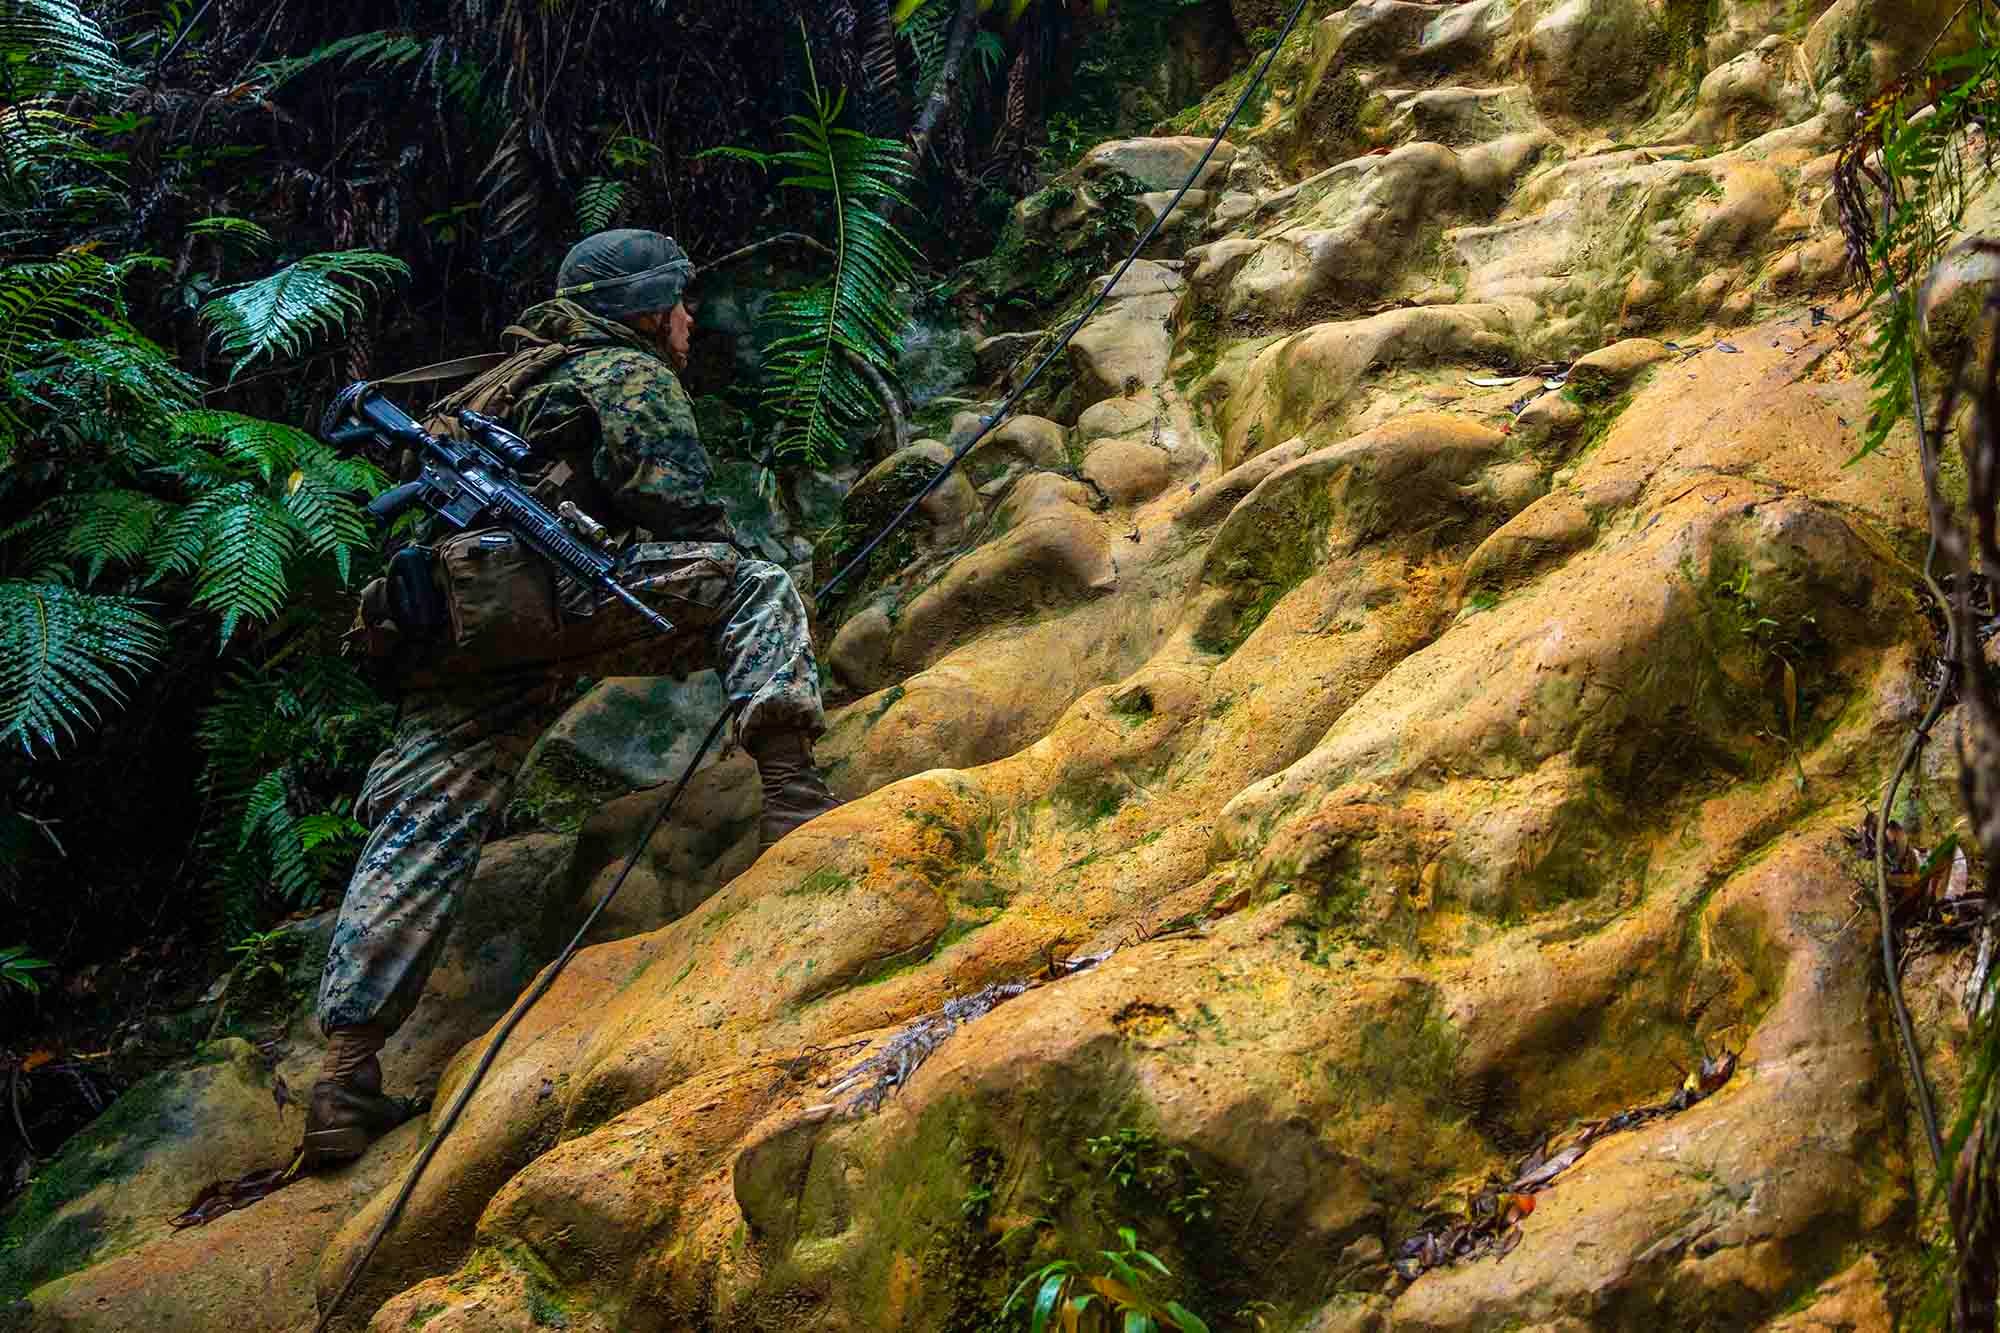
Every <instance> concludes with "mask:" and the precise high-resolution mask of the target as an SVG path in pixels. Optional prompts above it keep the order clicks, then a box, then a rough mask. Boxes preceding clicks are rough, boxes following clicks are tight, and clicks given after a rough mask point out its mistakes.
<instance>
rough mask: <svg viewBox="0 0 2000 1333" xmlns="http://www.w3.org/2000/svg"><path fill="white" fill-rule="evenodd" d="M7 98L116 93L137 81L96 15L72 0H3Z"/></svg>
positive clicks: (0, 21)
mask: <svg viewBox="0 0 2000 1333" xmlns="http://www.w3.org/2000/svg"><path fill="white" fill-rule="evenodd" d="M0 61H3V62H4V63H5V65H6V66H8V67H9V68H8V72H9V83H8V100H9V101H13V100H15V99H16V98H20V97H26V96H37V95H43V94H49V93H118V92H123V91H124V90H126V89H128V88H131V87H133V86H135V85H136V84H137V83H138V82H139V77H138V74H137V72H136V71H134V70H133V69H132V68H131V67H130V66H128V65H126V63H125V62H124V61H123V60H121V59H120V58H119V56H118V48H117V46H116V45H115V44H114V43H113V42H112V40H111V39H110V38H109V37H107V36H106V35H105V33H104V30H103V29H102V28H100V27H99V26H98V25H97V21H96V20H95V19H92V18H90V17H89V16H88V15H86V14H84V12H83V11H82V10H81V9H79V8H78V7H77V6H76V5H74V4H72V3H69V0H6V2H5V3H4V4H0Z"/></svg>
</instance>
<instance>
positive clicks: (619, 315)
mask: <svg viewBox="0 0 2000 1333" xmlns="http://www.w3.org/2000/svg"><path fill="white" fill-rule="evenodd" d="M693 279H694V262H693V261H692V260H690V259H689V258H688V257H687V251H685V250H683V249H681V247H680V246H679V245H678V244H677V243H676V242H675V241H674V238H673V237H671V236H662V235H661V234H660V233H659V232H656V231H640V230H637V229H636V228H631V227H621V228H618V229H617V230H615V231H600V232H598V233H597V234H596V235H594V236H586V237H585V238H584V239H583V240H581V241H578V242H577V243H576V244H575V245H573V246H571V247H570V252H569V253H568V254H567V255H565V256H563V262H562V267H561V268H559V269H557V270H556V296H557V297H558V298H560V299H563V300H569V301H574V302H576V303H577V304H578V305H580V306H582V307H583V308H584V309H586V310H588V311H590V312H591V313H592V314H594V315H602V316H603V317H604V318H606V319H629V318H631V317H632V316H634V315H643V314H646V313H647V312H649V311H654V310H671V309H673V307H674V306H675V305H676V304H678V303H679V301H680V299H681V294H682V293H683V292H685V291H686V290H687V285H688V283H689V282H691V281H693Z"/></svg>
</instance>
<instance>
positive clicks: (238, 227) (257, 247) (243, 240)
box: [188, 214, 277, 254]
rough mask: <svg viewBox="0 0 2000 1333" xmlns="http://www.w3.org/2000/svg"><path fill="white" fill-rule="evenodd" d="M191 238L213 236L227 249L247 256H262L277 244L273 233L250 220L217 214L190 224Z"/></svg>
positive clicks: (189, 232)
mask: <svg viewBox="0 0 2000 1333" xmlns="http://www.w3.org/2000/svg"><path fill="white" fill-rule="evenodd" d="M188 234H189V235H191V236H213V237H215V238H216V239H217V240H219V241H221V242H223V243H224V245H225V246H226V247H234V248H236V249H239V250H242V251H243V252H244V253H246V254H262V253H263V252H264V251H266V250H268V249H270V248H271V247H272V246H273V245H275V244H277V242H276V240H275V239H274V238H273V237H272V235H271V233H270V232H268V231H266V230H264V228H262V227H260V226H258V225H257V224H256V223H254V222H252V221H251V220H250V219H249V218H238V217H230V216H228V215H226V214H217V215H216V216H214V217H206V218H201V219H199V220H197V221H194V222H190V223H189V224H188Z"/></svg>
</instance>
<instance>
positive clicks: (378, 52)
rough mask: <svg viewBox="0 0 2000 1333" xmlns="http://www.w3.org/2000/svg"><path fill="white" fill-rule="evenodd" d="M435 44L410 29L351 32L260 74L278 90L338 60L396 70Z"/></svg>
mask: <svg viewBox="0 0 2000 1333" xmlns="http://www.w3.org/2000/svg"><path fill="white" fill-rule="evenodd" d="M431 48H432V43H431V42H429V41H426V40H424V39H423V38H420V37H416V36H413V35H411V34H410V33H407V32H396V31H393V30H386V29H385V30H380V31H375V32H357V33H351V34H349V35H348V36H346V37H341V38H337V39H336V40H334V41H331V42H328V43H327V44H326V45H325V46H322V47H319V48H318V49H316V50H313V51H308V52H307V53H306V54H304V55H302V56H293V57H291V58H290V59H287V60H274V61H271V62H269V63H267V64H265V65H264V66H263V67H262V69H261V71H260V72H261V73H262V75H263V77H264V78H265V79H267V80H269V84H268V86H269V88H270V89H271V90H272V91H274V92H275V91H276V90H277V89H278V88H280V87H282V86H283V85H284V84H286V83H289V82H290V81H291V80H293V79H295V78H297V77H298V76H299V75H301V74H303V73H305V72H306V71H307V70H309V69H313V68H315V67H317V66H319V65H326V64H331V63H334V62H336V61H337V62H339V63H340V66H341V68H343V69H346V70H356V69H361V70H379V69H394V68H398V67H401V66H406V65H413V64H415V63H417V62H418V61H420V60H422V59H423V58H424V57H425V55H426V54H428V53H429V52H430V51H431Z"/></svg>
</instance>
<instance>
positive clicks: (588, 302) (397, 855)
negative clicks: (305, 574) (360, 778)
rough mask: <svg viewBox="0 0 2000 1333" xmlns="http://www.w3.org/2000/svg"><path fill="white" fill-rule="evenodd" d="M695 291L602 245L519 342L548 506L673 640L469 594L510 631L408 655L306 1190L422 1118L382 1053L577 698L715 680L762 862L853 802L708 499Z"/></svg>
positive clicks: (571, 606)
mask: <svg viewBox="0 0 2000 1333" xmlns="http://www.w3.org/2000/svg"><path fill="white" fill-rule="evenodd" d="M693 276H694V269H693V265H692V263H691V262H690V261H689V260H688V257H687V255H686V254H685V252H683V251H682V249H681V247H680V246H679V245H678V244H676V243H675V242H674V241H673V239H672V238H671V237H668V236H664V235H661V234H660V233H658V232H652V231H641V230H633V229H620V230H615V231H607V232H600V233H598V234H597V235H595V236H592V237H589V238H587V239H586V240H584V241H582V242H580V243H579V244H577V245H576V246H575V247H574V248H573V249H571V251H570V252H569V254H568V256H567V257H566V258H565V259H564V260H563V263H562V266H561V268H560V270H559V271H558V273H557V279H556V291H555V293H554V297H553V299H551V300H548V301H545V302H543V303H541V304H539V305H536V306H534V307H533V308H531V309H529V310H528V311H526V312H525V313H524V314H523V315H522V316H521V318H520V320H519V321H518V322H517V324H516V325H515V326H514V327H512V328H509V329H508V330H507V333H506V334H505V335H504V337H503V340H502V345H503V348H504V349H506V350H507V351H509V352H511V353H513V354H514V357H515V359H514V360H512V361H510V362H509V363H508V364H512V365H521V364H530V363H532V364H534V365H536V366H541V365H546V366H547V367H548V368H547V369H546V370H545V371H543V372H542V373H539V374H538V375H536V376H535V377H534V378H533V379H532V381H531V382H529V383H527V384H526V385H525V386H524V387H522V388H520V389H519V391H518V393H517V394H513V395H510V396H511V397H512V401H511V403H510V404H508V409H507V412H506V417H507V420H508V423H509V425H510V426H512V428H513V429H514V430H515V431H517V432H518V433H519V434H520V435H522V436H523V437H524V438H525V439H527V440H528V441H529V442H530V443H531V444H532V445H533V446H534V447H535V452H536V456H537V458H538V459H546V460H547V466H546V469H545V471H544V473H543V481H542V483H541V485H542V487H543V488H544V493H545V494H546V495H547V497H548V499H547V503H548V504H549V507H550V508H555V507H556V506H557V505H558V504H559V503H563V502H569V503H574V504H575V505H576V507H577V509H578V510H581V511H582V512H584V513H586V514H589V515H592V516H594V517H596V518H597V519H598V520H600V521H601V522H603V523H605V524H606V525H607V526H609V527H610V528H612V529H614V530H615V532H616V535H617V538H618V540H619V541H620V549H621V550H622V553H623V554H622V559H621V564H620V569H619V573H618V577H619V579H620V581H621V582H622V583H624V585H625V586H626V587H628V588H630V589H631V590H632V591H634V592H635V593H637V594H638V596H639V597H640V598H641V599H643V600H644V601H646V602H647V603H648V604H649V605H651V606H653V607H654V608H655V609H656V610H658V611H659V612H660V613H661V614H662V615H664V616H665V617H666V618H667V619H668V620H670V621H672V622H673V624H674V626H675V631H676V632H675V634H674V635H673V636H671V637H662V636H660V635H658V634H657V633H655V632H654V631H653V630H652V629H651V628H650V627H648V626H647V625H646V624H645V623H644V621H643V620H642V619H641V618H640V617H639V616H638V615H637V613H635V612H633V611H631V610H629V609H628V608H626V607H624V606H623V605H622V604H621V603H619V602H617V601H615V600H613V599H611V598H609V597H608V596H607V595H603V594H598V593H595V592H593V591H592V590H590V589H586V588H582V587H580V586H576V585H566V584H558V585H557V586H555V588H554V605H552V606H551V607H550V608H549V609H548V613H547V617H546V618H545V619H544V618H537V617H536V616H534V615H531V614H529V612H528V608H527V607H526V606H525V603H526V602H527V601H529V600H531V599H530V598H528V597H527V596H525V595H524V594H522V593H521V592H520V590H519V589H520V587H521V586H522V585H520V584H518V583H511V582H502V583H498V584H494V585H492V586H490V587H486V588H484V589H483V590H482V589H481V588H480V587H478V586H476V585H477V583H478V580H477V579H466V580H463V581H462V582H463V584H465V585H474V586H463V587H462V588H461V590H460V595H461V596H462V597H464V598H465V599H466V601H467V603H468V606H472V605H473V604H476V603H481V602H482V600H483V603H484V605H483V606H481V607H479V608H478V609H483V610H487V611H491V610H493V609H494V607H495V606H497V607H498V609H499V612H500V615H501V618H502V619H503V620H504V619H506V618H507V616H508V613H510V612H513V611H518V612H519V614H518V615H515V616H514V617H513V619H514V621H515V622H517V623H516V624H514V625H513V626H511V628H513V629H514V630H515V631H516V632H514V633H511V634H508V633H503V634H500V635H497V636H488V637H487V638H486V639H484V640H482V641H481V644H480V647H479V648H478V649H477V650H473V651H466V650H460V651H456V652H454V651H451V650H448V649H447V650H438V649H431V650H429V651H425V650H422V649H421V648H415V647H413V646H412V645H409V644H404V645H402V647H401V648H400V649H399V653H400V657H399V663H400V665H399V672H400V677H401V687H402V713H401V717H400V720H399V723H398V725H397V729H396V732H395V736H394V739H393V741H392V743H391V745H390V746H389V748H388V749H387V750H385V751H383V752H382V754H381V755H379V756H378V757H377V758H376V759H375V761H374V763H373V764H372V765H371V766H370V768H369V770H368V774H367V777H366V779H365V780H364V782H363V785H362V790H361V794H360V797H359V799H358V801H357V802H356V816H357V818H359V819H360V820H361V822H362V823H363V824H365V825H366V826H367V827H368V829H369V835H368V839H367V842H366V844H365V845H364V847H363V848H362V851H361V856H360V860H359V862H358V863H357V864H356V866H355V870H354V875H353V878H352V880H351V881H350V882H349V884H348V888H347V892H346V895H345V897H344V898H343V900H342V902H341V906H340V913H339V918H338V921H337V923H336V925H335V926H334V931H333V938H332V942H331V944H330V945H329V947H328V952H327V962H326V970H325V972H324V973H323V974H322V977H321V981H320V989H319V1004H318V1012H319V1022H320V1027H321V1030H322V1031H323V1032H325V1034H326V1037H327V1053H326V1062H325V1065H324V1067H323V1069H322V1070H321V1074H320V1078H319V1080H318V1081H317V1082H316V1083H315V1084H314V1085H313V1090H312V1096H311V1098H310V1100H309V1102H308V1104H307V1113H306V1125H305V1145H304V1165H305V1166H306V1167H308V1168H311V1167H315V1166H319V1165H323V1164H326V1163H330V1162H338V1161H344V1160H348V1159H351V1158H354V1157H358V1156H360V1155H361V1154H362V1153H363V1152H365V1151H366V1149H367V1147H368V1145H369V1144H370V1143H371V1142H372V1141H373V1140H374V1139H376V1138H378V1137H380V1136H381V1135H382V1134H384V1133H386V1132H388V1131H389V1130H390V1129H392V1128H394V1127H395V1126H396V1125H397V1124H400V1123H401V1122H402V1121H404V1120H406V1119H408V1118H409V1117H410V1116H411V1115H412V1114H414V1113H415V1109H416V1107H415V1105H414V1104H413V1103H411V1102H410V1101H408V1100H407V1099H403V1098H395V1097H390V1096H388V1095H386V1094H385V1093H384V1092H383V1089H382V1067H381V1061H380V1059H379V1053H380V1052H381V1050H382V1048H383V1046H384V1045H385V1044H386V1043H387V1041H388V1039H389V1037H390V1035H391V1034H393V1033H394V1032H395V1031H396V1029H397V1028H399V1027H400V1026H402V1024H403V1022H404V1021H405V1020H406V1019H408V1018H409V1016H410V1013H411V1011H412V1010H413V1009H414V1008H415V1007H416V1004H417V1000H418V999H419V997H420V996H421V995H422V993H423V988H424V984H425V981H426V980H427V978H428V977H429V975H430V972H431V969H432V967H433V966H434V965H435V963H436V961H437V958H438V954H439V951H440V949H441V948H442V946H443V944H444V941H445V938H446V935H447V933H448V932H449V930H450V928H451V923H452V918H453V916H454V914H455V913H456V911H457V908H458V903H459V899H460V898H461V896H462V895H463V893H464V891H465V888H466V886H467V885H468V884H469V883H470V882H471V880H472V876H473V873H474V871H475V870H477V868H478V866H479V854H480V847H481V845H482V843H483V842H484V841H485V839H486V836H487V834H488V833H489V832H490V831H491V830H492V828H493V826H494V823H495V820H496V818H497V816H498V815H499V813H500V812H501V811H502V810H503V809H504V808H505V806H506V803H507V797H508V791H509V788H510V786H511V785H512V782H513V779H514V775H515V773H516V771H517V770H518V769H519V767H520V764H521V761H522V759H523V758H524V757H525V755H526V753H527V750H528V748H529V747H530V746H531V745H532V744H533V743H534V741H535V739H536V738H537V737H538V736H539V735H540V734H541V733H542V732H543V731H544V730H545V729H546V728H547V727H548V725H549V724H550V723H551V722H553V721H554V720H555V719H556V717H557V716H558V715H559V714H560V712H561V711H562V707H563V704H564V702H565V700H564V687H565V685H566V683H567V682H568V681H570V680H572V679H574V678H575V677H576V676H578V675H606V674H619V675H633V674H664V673H667V672H675V673H676V674H679V673H683V672H685V671H686V670H687V669H691V668H713V669H714V670H715V671H716V672H717V673H718V674H719V675H720V676H721V678H722V682H723V686H724V689H725V691H726V692H727V694H728V696H729V698H730V700H731V702H732V703H734V704H735V705H737V721H736V727H737V739H738V741H739V742H740V743H741V744H742V745H743V747H744V748H745V749H746V750H747V751H748V752H749V753H750V755H751V756H752V757H753V758H754V759H755V760H756V763H757V768H758V773H759V777H760V779H761V782H762V787H763V797H764V809H763V815H762V818H761V821H760V825H759V837H760V840H761V842H762V844H763V846H764V847H767V848H768V847H769V846H771V845H772V844H773V843H775V842H777V841H778V840H779V839H780V838H782V837H784V836H785V834H787V833H789V832H790V831H792V830H793V829H795V828H797V827H798V826H799V825H801V824H804V823H805V822H807V821H808V820H811V819H813V818H814V817H816V816H818V815H820V814H822V813H824V812H825V811H827V810H829V809H832V808H833V807H834V806H835V805H837V804H838V802H837V801H836V800H835V799H834V798H833V796H832V795H831V793H830V792H829V791H828V790H827V787H826V783H825V781H824V780H823V779H822V777H821V775H820V773H819V770H818V768H817V767H816V765H815V763H814V760H813V754H812V742H813V740H814V739H815V738H816V737H818V736H819V735H820V734H821V733H822V732H823V731H824V730H825V726H826V722H825V715H824V712H823V710H822V708H821V703H820V692H819V671H818V667H817V665H816V664H815V662H814V660H813V652H812V644H811V641H810V634H809V629H808V625H807V613H806V608H805V604H804V602H803V600H802V599H801V598H800V596H799V593H798V590H797V589H796V588H795V587H793V585H792V581H791V578H790V576H789V575H787V574H786V573H785V571H784V570H783V569H781V568H779V567H778V566H776V565H773V564H770V563H768V562H766V561H763V560H759V559H755V558H753V556H752V555H751V554H750V553H749V552H748V551H746V549H745V548H744V547H743V546H742V545H741V543H740V542H739V541H738V539H737V535H736V533H735V532H734V530H733V529H732V528H731V526H730V523H729V520H728V518H727V517H726V515H725V513H724V510H723V507H722V506H721V505H720V504H719V503H717V502H716V501H715V499H714V498H713V497H712V496H711V495H710V494H709V483H710V477H711V470H710V464H709V459H708V455H707V453H706V452H705V451H704V450H703V448H702V446H701V441H700V438H699V436H698V433H697V431H696V428H695V420H694V412H693V409H692V407H691V405H690V403H689V400H688V396H687V393H686V391H685V390H684V389H683V388H682V387H681V383H680V380H679V378H678V377H677V375H676V374H675V372H676V371H677V370H684V369H685V368H686V366H687V359H688V353H689V346H690V341H691V338H692V334H693V324H694V320H693V316H692V314H691V312H690V311H689V309H688V306H687V303H686V300H685V299H684V298H685V293H686V290H687V287H688V284H689V282H690V281H691V280H692V278H693ZM449 401H450V400H447V402H449ZM529 586H532V580H530V584H529ZM363 602H364V606H366V605H368V604H369V599H368V598H367V596H366V595H365V594H364V598H363ZM467 614H468V616H470V615H471V614H472V611H471V610H468V612H467ZM550 625H552V626H553V628H549V626H550ZM370 628H386V629H387V630H389V631H391V632H393V630H394V626H393V625H390V626H371V627H370ZM503 628H507V627H506V626H503Z"/></svg>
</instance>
